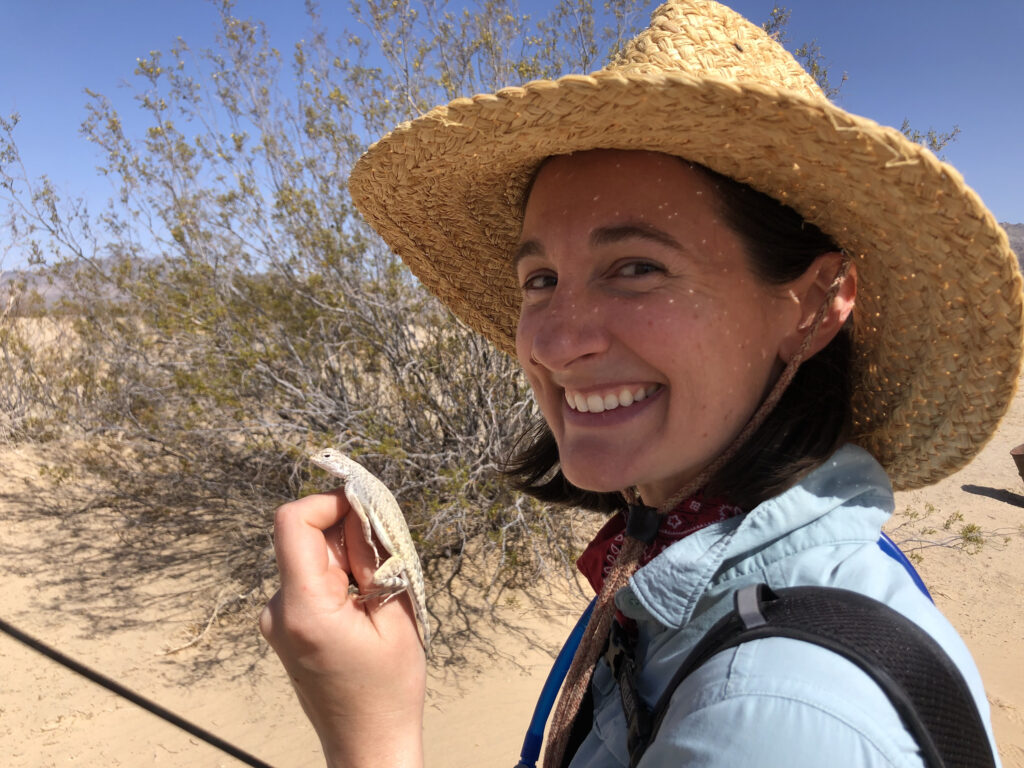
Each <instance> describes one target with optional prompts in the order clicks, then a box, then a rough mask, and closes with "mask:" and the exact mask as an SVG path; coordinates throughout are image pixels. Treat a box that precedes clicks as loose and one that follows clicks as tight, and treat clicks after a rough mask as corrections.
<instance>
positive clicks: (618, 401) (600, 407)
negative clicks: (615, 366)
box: [565, 384, 658, 413]
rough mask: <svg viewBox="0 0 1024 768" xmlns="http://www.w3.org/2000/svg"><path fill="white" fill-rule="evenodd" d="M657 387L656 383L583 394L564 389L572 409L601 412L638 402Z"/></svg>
mask: <svg viewBox="0 0 1024 768" xmlns="http://www.w3.org/2000/svg"><path fill="white" fill-rule="evenodd" d="M657 388H658V385H657V384H650V385H648V386H646V387H623V388H622V389H620V390H617V391H615V392H609V393H607V394H604V395H598V394H591V395H584V394H583V393H581V392H573V391H571V390H568V389H567V390H565V402H567V403H568V404H569V407H570V408H572V409H573V410H574V411H579V412H580V413H602V412H603V411H611V410H614V409H615V408H619V407H623V408H625V407H626V406H630V405H632V404H633V403H639V402H640V401H641V400H644V399H646V398H647V397H648V395H650V394H651V393H653V392H654V391H655V390H656V389H657Z"/></svg>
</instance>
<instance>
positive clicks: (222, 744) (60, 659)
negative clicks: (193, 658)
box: [0, 619, 273, 768]
mask: <svg viewBox="0 0 1024 768" xmlns="http://www.w3.org/2000/svg"><path fill="white" fill-rule="evenodd" d="M0 631H2V632H5V633H6V634H8V635H10V636H11V637H13V638H14V639H15V640H17V641H18V642H20V643H23V644H24V645H27V646H28V647H29V648H31V649H32V650H34V651H38V652H39V653H41V654H43V655H44V656H46V657H47V658H49V659H52V660H53V661H55V662H57V663H58V664H60V665H61V666H64V667H67V668H68V669H70V670H71V671H73V672H77V673H78V674H80V675H81V676H82V677H85V678H87V679H89V680H91V681H92V682H94V683H96V684H97V685H101V686H103V687H104V688H106V689H107V690H108V691H110V692H111V693H115V694H117V695H118V696H120V697H121V698H123V699H127V700H128V701H130V702H132V704H135V705H137V706H140V707H142V708H143V709H144V710H146V711H147V712H151V713H152V714H154V715H156V716H157V717H159V718H161V719H163V720H166V721H167V722H168V723H171V724H172V725H176V726H178V727H179V728H181V729H182V730H183V731H185V732H187V733H190V734H192V735H193V736H195V737H196V738H198V739H202V740H203V741H205V742H206V743H207V744H210V745H211V746H214V747H216V748H217V749H219V750H221V751H222V752H226V753H227V754H229V755H231V756H232V757H234V758H235V759H237V760H240V761H241V762H243V763H245V764H246V765H251V766H253V768H273V767H272V766H271V765H270V764H269V763H264V762H263V761H262V760H260V759H259V758H256V757H253V756H252V755H250V754H249V753H248V752H244V751H243V750H241V749H239V748H238V747H235V746H233V745H231V744H229V743H228V742H226V741H224V739H222V738H220V737H219V736H215V735H213V734H212V733H210V732H209V731H207V730H205V729H203V728H200V727H199V726H198V725H194V724H193V723H190V722H189V721H188V720H185V719H184V718H181V717H179V716H178V715H176V714H174V713H173V712H171V711H170V710H169V709H165V708H164V707H161V706H160V705H159V704H157V703H156V702H153V701H150V700H149V699H147V698H145V697H143V696H140V695H139V694H137V693H135V692H134V691H131V690H129V689H128V688H125V687H124V686H123V685H121V684H120V683H118V682H117V681H116V680H111V679H110V678H109V677H107V676H106V675H103V674H101V673H99V672H97V671H95V670H93V669H90V668H89V667H87V666H85V665H84V664H79V663H78V662H77V661H75V660H74V659H72V658H70V657H69V656H65V655H64V654H63V653H61V652H60V651H58V650H56V649H54V648H51V647H50V646H48V645H47V644H46V643H43V642H41V641H39V640H36V639H35V638H34V637H32V636H31V635H27V634H25V633H24V632H22V631H21V630H20V629H18V628H17V627H14V626H12V625H11V624H8V623H7V622H6V621H4V620H3V619H0Z"/></svg>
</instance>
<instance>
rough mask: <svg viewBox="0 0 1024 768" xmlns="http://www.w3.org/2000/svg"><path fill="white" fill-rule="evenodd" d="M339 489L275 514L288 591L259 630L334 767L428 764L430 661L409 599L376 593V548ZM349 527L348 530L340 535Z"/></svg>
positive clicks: (269, 606)
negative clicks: (364, 597) (361, 596)
mask: <svg viewBox="0 0 1024 768" xmlns="http://www.w3.org/2000/svg"><path fill="white" fill-rule="evenodd" d="M349 511H350V508H349V504H348V501H347V500H346V498H345V494H344V492H343V491H341V490H336V491H333V492H331V493H324V494H317V495H314V496H307V497H305V498H303V499H300V500H298V501H293V502H291V503H289V504H285V505H284V506H282V507H281V508H280V509H278V510H277V513H276V515H275V518H274V551H275V553H276V555H277V564H278V569H279V570H280V572H281V589H280V590H278V592H277V593H276V594H275V595H274V596H273V597H272V598H271V599H270V602H269V603H267V606H266V607H265V608H264V609H263V613H262V614H261V616H260V631H261V632H262V633H263V636H264V637H265V638H266V639H267V641H268V642H269V643H270V644H271V646H273V648H274V650H275V651H276V652H277V655H278V656H279V657H280V659H281V662H282V663H283V664H284V667H285V669H286V670H287V671H288V674H289V676H290V678H291V681H292V685H293V686H294V687H295V691H296V693H297V694H298V697H299V702H300V703H301V704H302V708H303V709H304V710H305V712H306V716H307V717H309V719H310V721H311V722H312V723H313V727H314V728H315V729H316V732H317V734H318V735H319V737H320V742H321V744H322V746H323V749H324V754H325V756H326V758H327V762H328V764H329V765H339V766H340V765H344V766H346V767H347V768H355V767H357V766H364V765H366V766H369V765H373V766H380V765H393V766H407V765H410V766H419V765H422V763H423V754H422V753H423V740H422V731H423V701H424V697H425V695H426V660H425V657H424V654H423V649H422V647H421V646H420V641H419V636H418V634H417V632H416V624H415V619H414V617H413V613H412V606H411V604H410V602H409V598H408V596H407V595H402V596H400V597H399V598H395V599H393V600H391V601H389V602H388V603H386V604H385V605H378V601H377V600H376V599H371V600H369V601H366V602H361V601H359V600H357V599H356V596H355V595H350V594H349V585H350V584H351V583H352V579H353V577H354V579H355V582H356V583H357V584H358V585H359V587H360V591H361V592H370V591H372V586H371V581H372V578H373V572H374V568H375V564H374V558H373V550H372V549H371V548H370V547H369V545H368V544H367V543H366V541H365V540H364V539H363V532H362V528H361V527H360V523H359V519H358V517H357V515H356V514H355V513H353V514H349ZM342 532H344V535H342Z"/></svg>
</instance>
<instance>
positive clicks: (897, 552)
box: [878, 531, 935, 603]
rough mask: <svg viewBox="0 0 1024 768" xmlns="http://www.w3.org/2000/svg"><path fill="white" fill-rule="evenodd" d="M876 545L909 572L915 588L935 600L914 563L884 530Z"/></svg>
mask: <svg viewBox="0 0 1024 768" xmlns="http://www.w3.org/2000/svg"><path fill="white" fill-rule="evenodd" d="M878 546H879V547H881V548H882V551H883V552H885V554H887V555H888V556H889V557H891V558H892V559H893V560H895V561H896V562H897V563H899V564H900V565H902V566H903V568H904V569H905V570H906V572H907V573H909V574H910V578H911V579H913V581H914V583H915V584H916V585H917V588H918V589H920V590H921V592H923V593H924V596H925V597H927V598H928V599H929V600H931V601H932V602H933V603H934V602H935V600H934V599H932V593H931V592H929V591H928V587H926V586H925V585H924V582H923V581H922V580H921V575H920V574H919V573H918V572H917V569H916V568H914V564H913V563H911V562H910V560H909V559H908V558H907V556H906V555H905V554H903V550H902V549H900V548H899V547H897V546H896V542H895V541H893V540H892V539H890V538H889V537H888V536H887V535H886V534H885V532H884V531H883V532H882V536H881V538H880V539H879V540H878Z"/></svg>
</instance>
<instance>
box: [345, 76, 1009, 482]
mask: <svg viewBox="0 0 1024 768" xmlns="http://www.w3.org/2000/svg"><path fill="white" fill-rule="evenodd" d="M597 148H610V149H627V150H628V149H638V150H650V151H659V152H665V153H668V154H672V155H678V156H680V157H683V158H686V159H688V160H691V161H695V162H698V163H701V164H703V165H706V166H708V167H710V168H712V169H713V170H715V171H717V172H719V173H722V174H724V175H726V176H730V177H732V178H734V179H736V180H738V181H741V182H744V183H747V184H749V185H750V186H752V187H754V188H755V189H757V190H759V191H761V192H764V193H766V194H768V195H771V196H772V197H774V198H776V199H778V200H780V201H782V202H784V203H786V204H787V205H789V206H791V207H792V208H794V209H795V210H796V211H797V212H799V213H800V214H801V215H802V216H803V217H804V218H805V219H807V220H808V221H810V222H812V223H814V224H816V225H817V226H818V227H820V228H821V229H822V230H823V231H825V232H827V233H828V234H830V235H831V236H832V237H833V238H834V239H835V240H836V241H837V242H838V243H839V244H840V245H841V247H843V248H844V249H845V250H846V251H847V253H849V254H850V255H851V256H852V257H853V258H854V259H855V263H856V266H857V270H858V274H859V288H858V296H857V303H856V309H855V314H854V328H855V336H854V338H855V349H856V362H855V382H854V387H855V396H854V409H855V441H856V442H857V443H858V444H860V445H861V446H863V447H864V448H866V449H867V450H868V451H869V452H871V453H872V454H873V455H874V456H875V457H876V458H877V459H878V460H879V461H880V462H881V463H882V464H883V466H885V467H886V469H887V470H888V472H889V474H890V477H891V478H892V480H893V484H894V487H896V488H897V489H910V488H915V487H919V486H922V485H926V484H929V483H932V482H935V481H937V480H939V479H941V478H943V477H945V476H946V475H948V474H950V473H952V472H953V471H955V470H957V469H959V468H960V467H962V466H963V465H964V464H965V463H966V462H967V461H969V460H970V459H971V458H972V457H973V456H974V455H975V454H976V453H977V452H978V451H979V450H980V448H981V446H982V445H983V444H984V443H985V442H986V441H987V440H988V438H989V437H990V436H991V435H992V433H993V432H994V430H995V428H996V425H997V423H998V421H999V419H1000V418H1001V416H1002V415H1003V413H1004V412H1005V410H1006V408H1007V407H1008V405H1009V403H1010V401H1011V399H1012V397H1013V393H1014V389H1015V386H1016V381H1017V376H1018V371H1019V368H1020V363H1021V334H1022V328H1024V304H1022V297H1021V277H1020V273H1019V270H1018V268H1017V262H1016V258H1015V257H1014V255H1013V253H1012V252H1011V250H1010V247H1009V243H1008V240H1007V238H1006V235H1005V233H1004V232H1003V231H1002V229H1001V228H1000V227H999V226H998V224H997V222H996V221H995V219H994V218H993V217H992V215H991V214H990V213H989V212H988V210H987V209H986V208H985V206H984V205H983V204H982V202H981V201H980V199H979V198H978V197H977V195H975V194H974V193H973V192H972V191H971V190H970V189H969V188H968V187H967V186H966V185H965V184H964V181H963V179H962V178H961V176H960V175H959V174H958V173H957V172H956V171H955V170H954V169H953V168H952V167H950V166H949V165H946V164H944V163H942V162H940V161H939V160H938V159H936V158H935V156H934V155H933V154H932V153H931V152H929V151H928V150H926V149H924V148H923V147H921V146H919V145H917V144H915V143H913V142H910V141H909V140H907V139H906V138H905V137H904V136H903V135H902V134H900V133H899V132H898V131H896V130H894V129H891V128H886V127H882V126H879V125H878V124H877V123H875V122H873V121H871V120H868V119H865V118H861V117H857V116H854V115H850V114H848V113H846V112H845V111H843V110H842V109H839V108H838V107H836V106H834V105H832V104H831V103H829V102H827V101H825V100H824V99H816V98H814V97H812V96H807V95H801V94H797V93H795V92H793V91H791V90H785V89H780V88H775V87H772V86H768V85H761V84H759V83H744V84H739V83H737V82H734V81H726V80H722V79H717V78H715V77H694V76H692V75H689V74H686V73H682V72H672V71H669V72H657V71H655V72H636V71H629V72H623V71H615V70H602V71H600V72H597V73H594V74H592V75H589V76H568V77H563V78H561V79H559V80H554V81H549V80H542V81H536V82H532V83H529V84H527V85H525V86H522V87H515V88H506V89H504V90H501V91H499V92H498V93H496V94H493V95H481V96H476V97H473V98H464V99H457V100H455V101H453V102H451V103H450V104H448V105H447V106H442V107H438V108H436V109H434V110H432V111H431V112H429V113H427V114H426V115H424V116H422V117H420V118H418V119H416V120H414V121H412V122H409V123H404V124H402V125H401V126H399V127H398V128H396V129H395V130H394V131H393V132H392V133H391V134H389V135H387V136H386V137H384V138H383V139H381V140H380V141H379V142H377V143H376V144H374V145H373V146H372V147H371V148H370V149H369V150H368V152H367V153H366V154H365V156H364V157H363V158H362V159H361V160H360V161H359V163H358V164H357V166H356V168H355V169H354V171H353V174H352V177H351V180H350V190H351V194H352V198H353V201H354V203H355V204H356V205H357V206H358V208H359V209H360V210H361V211H362V213H363V215H364V216H365V217H366V219H367V220H368V222H369V223H370V224H371V225H372V226H373V227H374V228H375V229H376V230H377V232H378V233H380V234H381V236H382V237H383V238H384V240H385V241H386V242H387V243H388V244H389V245H390V246H391V248H393V249H394V250H395V251H396V252H397V253H398V254H399V255H400V256H401V257H402V259H403V260H404V261H405V262H406V263H407V264H408V265H409V267H410V268H411V270H412V271H413V273H414V274H415V275H416V276H417V277H418V278H419V279H420V280H421V281H422V283H423V284H424V285H425V286H426V287H427V288H428V289H429V290H430V291H432V292H433V293H434V294H436V295H437V296H438V297H439V298H440V299H441V301H443V302H444V303H445V304H446V305H448V306H449V307H450V308H451V309H452V310H453V311H454V312H455V314H456V315H458V316H459V317H460V318H461V319H462V320H463V321H465V322H466V323H467V324H468V325H469V326H470V327H472V328H474V329H476V330H478V331H479V332H481V333H482V334H483V335H484V336H486V337H487V338H488V339H490V340H491V341H492V342H493V343H494V344H495V345H497V346H498V347H499V348H500V349H502V350H504V351H505V352H508V353H509V354H514V343H515V327H516V322H517V318H518V313H519V296H520V291H519V288H518V286H517V284H516V280H515V276H514V273H513V269H512V264H511V254H512V252H513V249H514V247H515V245H516V242H517V238H518V235H519V227H520V223H521V210H522V206H523V202H524V200H523V198H524V194H525V189H526V187H527V184H528V182H529V180H530V179H531V178H532V175H533V174H534V172H535V170H536V169H537V167H538V165H539V164H540V162H541V161H542V160H543V159H544V158H546V157H548V156H551V155H562V154H567V153H571V152H574V151H580V150H588V149H597Z"/></svg>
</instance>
